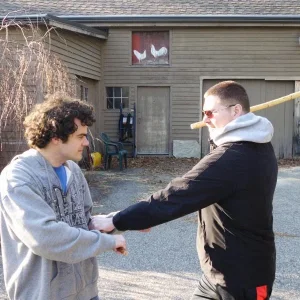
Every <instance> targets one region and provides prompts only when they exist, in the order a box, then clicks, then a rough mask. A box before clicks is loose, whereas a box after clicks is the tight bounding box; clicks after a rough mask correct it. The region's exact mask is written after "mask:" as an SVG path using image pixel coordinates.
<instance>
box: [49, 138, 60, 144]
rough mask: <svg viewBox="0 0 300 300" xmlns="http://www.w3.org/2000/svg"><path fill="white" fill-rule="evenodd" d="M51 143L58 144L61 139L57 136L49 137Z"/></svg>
mask: <svg viewBox="0 0 300 300" xmlns="http://www.w3.org/2000/svg"><path fill="white" fill-rule="evenodd" d="M51 143H53V144H54V145H58V144H59V143H61V139H59V138H58V137H54V138H52V139H51Z"/></svg>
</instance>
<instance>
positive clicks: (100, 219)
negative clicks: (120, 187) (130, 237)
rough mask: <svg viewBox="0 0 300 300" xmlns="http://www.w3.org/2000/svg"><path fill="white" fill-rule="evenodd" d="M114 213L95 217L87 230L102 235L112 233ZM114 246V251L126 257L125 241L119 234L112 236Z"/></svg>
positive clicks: (144, 230) (113, 229)
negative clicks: (101, 233)
mask: <svg viewBox="0 0 300 300" xmlns="http://www.w3.org/2000/svg"><path fill="white" fill-rule="evenodd" d="M113 216H114V213H112V214H109V215H96V216H93V217H92V218H91V221H90V223H89V230H99V231H100V232H104V233H109V234H110V233H114V231H115V225H114V223H113V218H112V217H113ZM140 231H141V232H149V231H150V228H148V229H143V230H140ZM114 238H115V242H116V246H115V249H114V251H115V252H117V253H120V254H123V255H127V247H126V240H125V238H124V237H123V235H121V234H114Z"/></svg>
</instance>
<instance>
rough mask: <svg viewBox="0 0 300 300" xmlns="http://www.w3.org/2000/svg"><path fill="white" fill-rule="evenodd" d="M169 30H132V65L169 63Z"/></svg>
mask: <svg viewBox="0 0 300 300" xmlns="http://www.w3.org/2000/svg"><path fill="white" fill-rule="evenodd" d="M168 64H169V31H134V32H132V65H168Z"/></svg>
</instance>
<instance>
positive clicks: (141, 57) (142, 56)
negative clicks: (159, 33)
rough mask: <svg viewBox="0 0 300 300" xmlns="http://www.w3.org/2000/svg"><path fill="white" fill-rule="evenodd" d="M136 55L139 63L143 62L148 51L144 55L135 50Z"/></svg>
mask: <svg viewBox="0 0 300 300" xmlns="http://www.w3.org/2000/svg"><path fill="white" fill-rule="evenodd" d="M133 53H134V55H135V56H136V58H137V59H138V61H139V63H140V62H141V60H143V59H145V58H146V56H147V55H146V50H144V52H143V53H140V52H139V51H137V50H133Z"/></svg>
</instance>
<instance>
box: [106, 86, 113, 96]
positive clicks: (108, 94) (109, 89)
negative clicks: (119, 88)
mask: <svg viewBox="0 0 300 300" xmlns="http://www.w3.org/2000/svg"><path fill="white" fill-rule="evenodd" d="M106 97H109V98H112V97H113V88H112V87H107V88H106Z"/></svg>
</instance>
